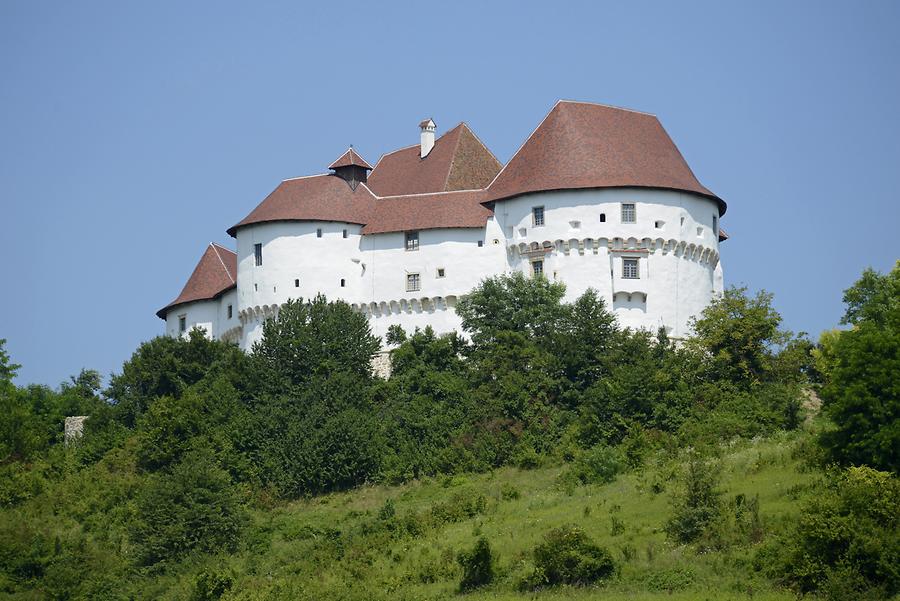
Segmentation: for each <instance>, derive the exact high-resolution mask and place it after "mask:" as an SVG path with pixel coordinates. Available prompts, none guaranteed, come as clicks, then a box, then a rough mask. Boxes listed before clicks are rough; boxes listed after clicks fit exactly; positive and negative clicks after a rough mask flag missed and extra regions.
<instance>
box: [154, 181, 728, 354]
mask: <svg viewBox="0 0 900 601" xmlns="http://www.w3.org/2000/svg"><path fill="white" fill-rule="evenodd" d="M622 203H634V204H635V205H636V223H633V224H629V223H622V222H621V204H622ZM535 206H542V207H544V222H545V225H544V226H542V227H534V226H533V224H532V208H533V207H535ZM601 213H604V214H605V215H606V221H605V222H601V221H600V214H601ZM714 216H715V217H716V218H717V220H718V217H719V212H718V206H717V204H716V203H715V202H714V201H712V200H709V199H706V198H703V197H700V196H697V195H694V194H689V193H682V192H675V191H668V190H647V189H637V188H634V189H604V190H571V191H552V192H541V193H535V194H529V195H525V196H521V197H518V198H514V199H511V200H507V201H500V202H497V203H496V205H495V214H494V216H493V217H491V218H490V219H488V222H487V224H486V226H485V227H484V228H464V229H434V230H421V231H420V232H419V250H416V251H407V250H406V247H405V236H404V233H403V232H392V233H385V234H372V235H367V236H362V235H361V226H359V225H355V224H348V223H339V222H275V223H263V224H256V225H252V226H248V227H244V228H241V229H240V230H238V233H237V253H238V286H237V290H236V291H230V292H229V293H227V294H225V295H223V297H222V298H221V299H219V300H216V301H204V302H199V303H191V304H190V305H186V306H184V307H181V308H179V309H178V310H176V311H173V312H172V313H171V314H170V315H169V316H168V319H167V331H168V332H169V333H170V334H172V335H177V328H178V315H181V314H182V313H184V312H187V314H188V327H189V328H190V327H191V326H192V325H193V324H196V325H203V326H205V327H208V331H210V332H211V334H212V335H213V336H216V337H220V336H223V335H224V336H225V337H226V338H233V339H235V340H238V339H239V340H240V343H241V346H242V347H243V348H245V349H249V348H250V347H251V346H252V344H253V342H255V341H256V340H258V339H259V338H260V336H261V335H262V323H263V322H264V321H265V319H267V318H269V317H272V316H274V315H276V314H277V309H278V306H280V305H281V304H282V303H284V302H285V301H287V300H288V299H291V298H298V297H303V298H305V299H308V298H311V297H313V296H315V295H316V294H317V293H322V294H325V295H326V296H327V297H328V298H329V299H330V300H336V299H341V300H344V301H346V302H348V303H350V304H351V305H353V306H354V308H356V309H358V310H359V311H361V312H362V313H363V314H365V315H366V316H367V318H368V319H369V322H370V324H371V326H372V330H373V332H374V333H375V334H376V335H378V336H384V334H385V333H386V332H387V329H388V327H390V326H391V325H393V324H399V325H401V326H402V327H403V328H404V329H406V330H408V331H411V330H413V329H415V328H416V327H419V328H424V327H426V326H428V325H430V326H432V327H433V328H434V329H435V330H436V331H437V332H447V331H451V330H458V329H459V326H460V320H459V317H458V316H457V315H456V312H455V311H454V310H453V307H454V306H455V303H456V302H457V301H458V299H459V298H460V297H462V296H464V295H465V294H467V293H468V292H469V291H471V290H472V288H474V287H475V286H477V285H478V283H479V282H480V281H481V280H482V279H484V278H486V277H490V276H494V275H497V274H500V273H504V272H510V271H513V270H521V271H525V272H527V273H530V271H531V260H532V258H534V257H537V256H542V257H543V260H544V274H545V275H546V276H547V277H548V278H550V279H551V280H556V281H561V282H563V283H565V284H566V287H567V293H566V296H567V299H568V300H572V299H574V298H576V297H577V296H579V295H581V294H582V293H583V292H584V291H585V290H587V289H588V288H594V289H596V290H598V292H599V293H600V295H601V296H602V297H603V298H604V299H605V300H606V302H607V306H609V307H610V308H611V309H613V311H614V312H615V314H616V316H617V318H618V319H619V322H620V324H621V325H622V326H625V327H632V328H639V327H642V328H649V329H653V330H655V329H656V328H658V327H660V326H666V327H667V328H668V330H669V332H670V334H672V335H674V336H685V335H688V334H689V326H688V324H689V320H690V318H691V317H692V316H695V315H697V314H699V312H700V311H702V309H703V308H704V307H705V306H706V305H707V304H708V303H709V301H710V300H711V298H712V296H713V294H715V293H720V292H721V291H722V288H723V280H724V278H723V274H722V265H721V263H720V261H719V258H718V234H717V232H715V231H714V230H713V217H714ZM576 221H577V222H579V223H578V224H577V226H576V224H573V223H572V222H576ZM657 222H661V223H659V227H657ZM319 228H321V229H322V237H321V238H319V237H317V235H316V230H317V229H319ZM344 229H346V230H347V233H348V237H347V238H344V237H343V230H344ZM479 241H482V242H483V245H482V246H478V242H479ZM256 243H261V244H262V245H263V264H262V265H261V266H256V265H255V258H254V249H253V245H254V244H256ZM532 246H537V247H540V248H541V249H544V247H546V252H545V251H544V250H541V251H540V252H537V253H532V252H524V251H526V249H529V248H531V247H532ZM626 256H627V257H638V258H639V266H640V278H638V279H628V278H623V277H622V259H623V257H626ZM439 268H443V269H444V274H445V275H444V277H443V278H439V277H438V276H437V270H438V269H439ZM408 273H418V274H419V275H420V282H421V288H420V290H419V291H417V292H407V291H406V275H407V274H408ZM295 279H299V280H300V285H299V287H298V286H295V283H294V280H295ZM341 279H344V286H341ZM229 303H231V304H233V307H234V311H233V319H232V320H227V318H226V317H227V315H226V311H227V305H228V304H229Z"/></svg>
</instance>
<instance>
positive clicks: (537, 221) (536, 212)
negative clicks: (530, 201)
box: [531, 207, 544, 227]
mask: <svg viewBox="0 0 900 601" xmlns="http://www.w3.org/2000/svg"><path fill="white" fill-rule="evenodd" d="M531 223H532V225H533V226H534V227H541V226H543V225H544V207H534V208H533V209H531Z"/></svg>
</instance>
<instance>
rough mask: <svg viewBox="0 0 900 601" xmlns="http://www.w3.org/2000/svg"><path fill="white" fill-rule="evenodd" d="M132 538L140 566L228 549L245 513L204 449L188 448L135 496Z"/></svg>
mask: <svg viewBox="0 0 900 601" xmlns="http://www.w3.org/2000/svg"><path fill="white" fill-rule="evenodd" d="M136 501H137V504H136V509H137V515H136V516H135V519H134V521H133V525H132V543H133V544H134V545H135V547H136V548H137V549H138V558H139V559H138V561H139V563H141V564H142V565H154V564H156V563H159V562H163V561H173V560H176V559H179V558H180V557H182V556H184V555H185V554H186V553H188V552H191V551H204V552H215V551H226V552H227V551H232V550H234V549H235V547H236V546H237V543H238V540H239V537H240V534H241V530H242V528H243V526H244V521H245V514H244V509H243V507H242V502H241V499H240V496H239V494H238V492H237V490H236V489H235V488H234V486H233V485H232V483H231V478H230V477H229V475H228V473H227V472H225V471H224V470H222V469H221V468H220V467H219V466H218V465H217V464H216V462H215V459H214V458H213V455H212V453H210V452H209V451H207V450H197V451H194V452H191V453H189V454H187V455H185V457H184V458H183V459H182V460H181V461H180V462H178V463H177V464H175V465H174V466H173V467H172V469H171V471H167V472H160V473H158V474H154V475H153V476H152V477H151V478H150V479H149V481H148V482H147V484H146V485H145V486H144V488H143V489H142V490H141V492H140V494H139V495H138V497H137V500H136Z"/></svg>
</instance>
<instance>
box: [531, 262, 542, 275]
mask: <svg viewBox="0 0 900 601" xmlns="http://www.w3.org/2000/svg"><path fill="white" fill-rule="evenodd" d="M531 273H533V274H534V277H537V276H540V275H544V262H543V261H542V260H540V259H538V260H537V261H532V262H531Z"/></svg>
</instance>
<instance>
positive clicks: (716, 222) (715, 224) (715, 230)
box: [713, 215, 719, 236]
mask: <svg viewBox="0 0 900 601" xmlns="http://www.w3.org/2000/svg"><path fill="white" fill-rule="evenodd" d="M718 233H719V218H718V217H716V216H715V215H713V236H715V235H717V234H718Z"/></svg>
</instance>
